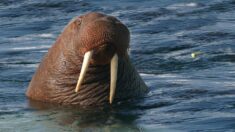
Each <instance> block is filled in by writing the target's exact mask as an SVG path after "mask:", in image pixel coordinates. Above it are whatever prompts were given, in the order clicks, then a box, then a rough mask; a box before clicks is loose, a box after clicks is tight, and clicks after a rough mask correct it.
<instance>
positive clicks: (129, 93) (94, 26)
mask: <svg viewBox="0 0 235 132" xmlns="http://www.w3.org/2000/svg"><path fill="white" fill-rule="evenodd" d="M129 36H130V35H129V30H128V29H127V27H126V26H125V25H123V24H122V23H121V22H120V21H119V20H117V19H116V18H114V17H112V16H107V15H104V14H101V13H94V12H93V13H88V14H85V15H82V16H80V17H76V18H74V19H73V20H72V21H71V22H70V23H69V24H68V25H67V26H66V27H65V29H64V31H63V32H62V33H61V35H60V36H59V37H58V38H57V40H56V42H55V43H54V44H53V46H52V47H51V48H50V49H49V51H48V53H47V54H46V55H45V57H44V59H43V60H42V62H41V64H40V65H39V67H38V69H37V71H36V73H35V74H34V76H33V78H32V80H31V82H30V84H29V86H28V89H27V92H26V95H27V96H28V97H29V98H30V99H33V100H38V101H43V102H51V103H58V104H62V105H79V106H88V105H89V106H90V105H104V104H108V103H109V87H110V60H111V58H112V57H113V55H114V53H117V54H118V57H119V62H118V63H119V65H118V79H117V87H116V94H115V97H114V103H115V102H117V101H121V100H125V99H130V98H134V97H138V96H141V95H143V94H144V93H146V92H147V91H148V89H147V86H146V85H145V83H144V82H143V80H142V79H141V77H140V76H139V74H138V73H137V71H136V70H135V68H134V66H133V65H132V64H131V62H130V59H129V57H128V54H127V49H128V48H129ZM90 50H94V55H93V57H92V59H91V61H90V65H89V68H88V71H87V74H86V75H85V79H84V81H83V83H82V85H81V87H80V91H79V92H78V93H76V92H75V91H74V90H75V87H76V84H77V80H78V77H79V74H80V70H81V65H82V62H83V56H84V54H85V52H87V51H90Z"/></svg>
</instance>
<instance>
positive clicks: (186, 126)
mask: <svg viewBox="0 0 235 132" xmlns="http://www.w3.org/2000/svg"><path fill="white" fill-rule="evenodd" d="M91 11H99V12H103V13H106V14H109V15H113V16H115V17H117V18H119V19H120V20H121V21H122V22H123V23H125V24H126V25H127V26H128V28H129V29H130V31H131V48H130V56H131V59H132V61H133V63H134V64H135V66H136V68H137V69H138V72H139V73H140V75H141V76H142V78H143V79H144V81H145V82H146V84H147V85H148V87H149V88H150V92H149V93H148V94H147V95H146V96H145V97H143V98H139V99H136V100H129V101H126V102H124V103H121V104H119V105H116V106H113V107H110V108H93V109H87V108H84V109H82V108H81V109H71V108H62V107H59V108H58V107H54V106H49V104H44V105H42V104H40V103H39V105H37V104H36V103H31V102H29V100H28V99H27V98H26V97H25V91H26V88H27V86H28V84H29V81H30V79H31V77H32V75H33V73H34V72H35V70H36V68H37V66H38V64H39V63H40V61H41V59H42V58H43V56H44V55H45V53H47V50H48V48H50V47H51V45H52V44H53V42H54V41H55V39H56V38H57V36H58V35H59V34H60V32H61V31H62V29H63V27H64V26H65V25H66V24H67V23H68V22H69V21H70V20H71V19H72V18H73V17H75V16H79V15H81V14H84V13H86V12H91ZM194 52H196V53H197V52H200V54H199V55H198V56H196V57H195V58H192V57H191V53H194ZM0 131H1V132H26V131H30V132H31V131H32V132H46V131H50V132H53V131H54V132H65V131H66V132H67V131H129V132H132V131H174V132H175V131H192V132H196V131H213V132H214V131H218V132H225V131H227V132H233V131H235V1H234V0H146V1H142V0H117V1H111V0H102V1H100V0H60V1H57V0H40V1H39V0H1V1H0Z"/></svg>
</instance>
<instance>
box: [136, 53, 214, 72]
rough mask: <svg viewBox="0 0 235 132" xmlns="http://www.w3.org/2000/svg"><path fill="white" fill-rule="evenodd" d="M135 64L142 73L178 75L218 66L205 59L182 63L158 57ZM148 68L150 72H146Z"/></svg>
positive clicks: (173, 59) (177, 60)
mask: <svg viewBox="0 0 235 132" xmlns="http://www.w3.org/2000/svg"><path fill="white" fill-rule="evenodd" d="M135 64H136V67H137V68H138V69H139V70H140V71H141V72H143V73H146V74H161V73H178V72H182V71H184V72H186V71H192V70H195V71H196V70H202V69H209V68H212V67H214V65H217V64H215V63H211V62H210V61H208V60H204V59H197V60H193V61H182V60H179V59H175V58H166V59H162V58H157V57H154V58H153V57H151V59H147V58H145V59H142V61H138V63H135ZM146 67H148V68H149V70H146Z"/></svg>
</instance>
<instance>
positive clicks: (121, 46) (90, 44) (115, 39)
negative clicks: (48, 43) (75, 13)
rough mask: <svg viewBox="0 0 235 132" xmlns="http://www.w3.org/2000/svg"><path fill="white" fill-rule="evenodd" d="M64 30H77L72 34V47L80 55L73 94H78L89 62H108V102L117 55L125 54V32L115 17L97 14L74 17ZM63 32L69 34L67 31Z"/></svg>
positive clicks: (112, 95) (115, 71)
mask: <svg viewBox="0 0 235 132" xmlns="http://www.w3.org/2000/svg"><path fill="white" fill-rule="evenodd" d="M68 27H70V28H72V29H73V30H77V31H75V32H74V33H75V35H78V36H79V37H78V38H77V39H78V40H77V43H76V44H75V46H76V49H78V52H79V54H80V55H81V54H82V55H84V59H83V64H82V69H81V73H80V76H79V79H78V82H77V85H76V89H75V91H76V92H78V91H79V89H80V86H81V84H82V81H83V79H84V77H85V74H86V70H87V68H88V66H89V63H92V64H93V65H106V64H108V63H110V62H111V64H110V67H111V76H110V81H111V82H110V98H109V102H110V103H112V101H113V97H114V94H115V88H116V81H117V70H118V56H122V57H124V56H126V55H127V48H128V47H129V36H130V35H129V30H128V29H127V27H126V26H125V25H124V24H122V23H121V22H120V21H119V20H117V19H116V18H114V17H112V16H106V15H103V14H100V13H89V14H86V15H83V16H80V17H77V18H75V19H74V20H72V22H71V23H70V24H69V25H68ZM67 30H68V31H71V29H69V28H68V29H67ZM65 32H66V31H65Z"/></svg>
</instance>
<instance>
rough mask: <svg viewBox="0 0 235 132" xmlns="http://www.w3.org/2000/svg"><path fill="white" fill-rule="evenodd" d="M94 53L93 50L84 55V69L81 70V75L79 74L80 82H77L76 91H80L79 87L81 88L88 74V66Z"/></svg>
mask: <svg viewBox="0 0 235 132" xmlns="http://www.w3.org/2000/svg"><path fill="white" fill-rule="evenodd" d="M92 54H93V51H88V52H86V53H85V55H84V59H83V63H82V69H81V72H80V76H79V79H78V82H77V86H76V89H75V92H78V91H79V89H80V86H81V84H82V81H83V79H84V77H85V75H86V71H87V68H88V66H89V60H90V58H91V56H92Z"/></svg>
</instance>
